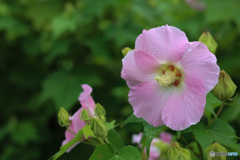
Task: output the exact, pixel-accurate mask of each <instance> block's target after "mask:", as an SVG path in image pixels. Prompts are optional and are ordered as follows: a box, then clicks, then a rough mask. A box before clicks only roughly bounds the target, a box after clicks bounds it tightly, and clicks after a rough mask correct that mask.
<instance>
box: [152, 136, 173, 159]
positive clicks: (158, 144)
mask: <svg viewBox="0 0 240 160" xmlns="http://www.w3.org/2000/svg"><path fill="white" fill-rule="evenodd" d="M154 146H156V147H157V148H159V150H160V151H161V157H163V156H165V155H166V156H167V153H168V150H169V147H170V144H168V143H165V142H163V141H162V140H159V141H156V142H154Z"/></svg>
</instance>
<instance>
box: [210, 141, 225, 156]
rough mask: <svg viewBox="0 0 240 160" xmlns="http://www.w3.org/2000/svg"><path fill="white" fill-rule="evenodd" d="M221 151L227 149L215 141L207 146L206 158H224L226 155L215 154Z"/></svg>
mask: <svg viewBox="0 0 240 160" xmlns="http://www.w3.org/2000/svg"><path fill="white" fill-rule="evenodd" d="M216 152H218V153H222V152H225V153H226V152H227V149H226V148H225V147H223V146H222V145H220V144H219V143H217V142H215V143H213V144H212V145H211V146H209V147H207V149H206V153H207V160H226V159H227V157H226V156H215V153H216Z"/></svg>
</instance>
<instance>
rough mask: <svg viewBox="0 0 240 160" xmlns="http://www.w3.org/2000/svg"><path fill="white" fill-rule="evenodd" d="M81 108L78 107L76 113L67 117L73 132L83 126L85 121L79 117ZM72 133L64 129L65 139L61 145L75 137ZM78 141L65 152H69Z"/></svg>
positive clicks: (76, 131)
mask: <svg viewBox="0 0 240 160" xmlns="http://www.w3.org/2000/svg"><path fill="white" fill-rule="evenodd" d="M82 109H83V108H80V109H79V110H78V111H77V112H76V113H74V115H73V116H72V117H69V120H71V125H70V126H69V129H70V130H71V131H72V132H73V133H75V134H77V133H78V131H79V130H80V129H82V128H83V127H84V126H85V122H84V121H81V120H80V119H79V117H80V113H81V112H82ZM73 133H71V132H69V131H68V130H66V131H65V137H66V139H65V140H64V141H63V142H62V145H64V144H66V143H68V142H70V141H71V140H72V139H73V138H74V137H75V135H74V134H73ZM79 143H80V142H78V143H76V144H75V145H73V146H72V147H71V148H70V149H69V150H68V151H67V152H69V151H70V150H71V149H72V148H74V147H75V146H76V145H77V144H79Z"/></svg>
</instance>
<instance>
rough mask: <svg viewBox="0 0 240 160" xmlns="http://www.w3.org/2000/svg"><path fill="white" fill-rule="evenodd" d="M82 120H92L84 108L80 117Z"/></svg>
mask: <svg viewBox="0 0 240 160" xmlns="http://www.w3.org/2000/svg"><path fill="white" fill-rule="evenodd" d="M79 118H80V120H81V121H88V120H90V119H91V118H90V117H89V116H88V111H87V110H86V109H85V108H84V109H83V110H82V112H81V115H80V117H79Z"/></svg>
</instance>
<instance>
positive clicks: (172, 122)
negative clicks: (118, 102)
mask: <svg viewBox="0 0 240 160" xmlns="http://www.w3.org/2000/svg"><path fill="white" fill-rule="evenodd" d="M216 61H217V60H216V57H215V55H214V54H212V53H210V52H209V50H208V48H207V47H206V46H205V45H204V44H203V43H201V42H188V39H187V37H186V35H185V33H184V32H182V31H181V30H179V29H178V28H176V27H172V26H168V25H166V26H161V27H157V28H153V29H150V30H149V31H147V30H143V33H142V34H140V35H139V36H138V37H137V39H136V43H135V50H132V51H129V52H128V53H127V55H126V56H125V57H124V58H123V60H122V63H123V68H122V72H121V77H122V78H123V79H125V80H126V82H127V85H128V86H129V88H130V92H129V95H128V97H129V102H130V104H131V105H132V107H133V110H134V114H135V115H136V116H137V117H142V118H143V119H145V120H146V121H147V122H148V123H150V124H152V125H153V126H162V125H163V124H165V125H166V126H168V127H170V128H171V129H173V130H184V129H185V128H187V127H189V126H191V125H193V124H196V123H197V122H199V121H200V118H201V117H202V115H203V112H204V108H205V104H206V95H207V93H208V92H209V91H210V90H212V89H213V88H214V86H215V85H216V84H217V82H218V76H219V72H220V68H219V66H218V65H217V64H216Z"/></svg>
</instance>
